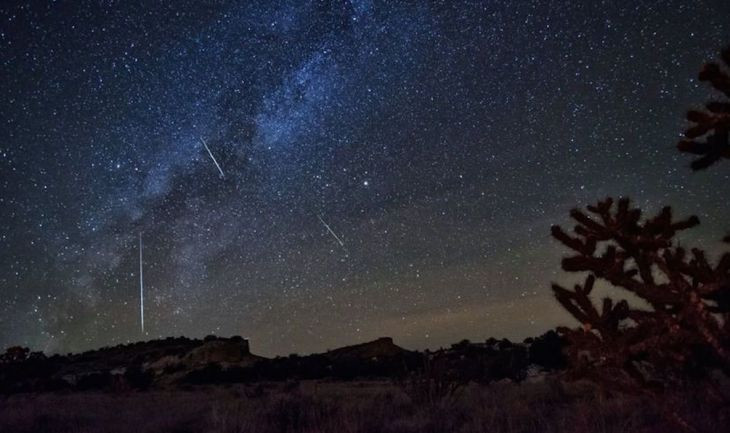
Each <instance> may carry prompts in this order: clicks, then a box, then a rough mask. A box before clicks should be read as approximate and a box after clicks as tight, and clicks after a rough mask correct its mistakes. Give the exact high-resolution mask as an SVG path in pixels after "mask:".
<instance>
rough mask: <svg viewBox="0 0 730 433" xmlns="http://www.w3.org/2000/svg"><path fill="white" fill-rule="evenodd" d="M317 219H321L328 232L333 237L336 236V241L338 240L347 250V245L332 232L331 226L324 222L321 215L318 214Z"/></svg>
mask: <svg viewBox="0 0 730 433" xmlns="http://www.w3.org/2000/svg"><path fill="white" fill-rule="evenodd" d="M317 218H319V220H320V221H321V222H322V224H324V226H325V227H326V228H327V231H328V232H330V233H331V234H332V236H334V238H335V239H337V242H338V243H339V244H340V246H341V247H342V248H345V243H344V242H342V239H340V237H339V236H337V234H336V233H335V232H334V231H332V229H331V228H330V226H329V224H327V223H326V222H324V220H323V219H322V217H321V216H320V215H319V214H317ZM345 251H347V250H345Z"/></svg>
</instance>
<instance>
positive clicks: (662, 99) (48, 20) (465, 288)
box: [0, 0, 730, 355]
mask: <svg viewBox="0 0 730 433" xmlns="http://www.w3.org/2000/svg"><path fill="white" fill-rule="evenodd" d="M728 17H730V3H728V2H725V1H721V0H718V1H703V2H697V1H682V0H668V1H665V2H661V4H660V3H659V2H643V1H637V2H609V1H604V2H564V1H519V2H514V1H482V2H478V1H477V2H461V1H444V2H430V1H429V2H410V1H392V2H390V1H389V2H369V1H350V2H344V1H336V2H335V1H332V2H327V1H324V2H321V1H318V2H312V1H276V2H269V1H260V2H232V1H219V2H199V1H187V0H184V1H175V2H157V1H155V2H151V1H150V2H142V1H129V2H116V1H96V2H91V1H78V2H40V1H39V2H28V3H25V2H14V1H11V2H3V4H2V5H0V58H1V63H0V68H1V69H2V74H1V76H2V80H0V122H1V123H2V127H1V128H0V264H1V266H0V346H3V347H5V346H10V345H16V344H20V345H24V346H30V347H32V348H34V349H36V350H45V351H49V352H64V353H65V352H68V351H79V350H85V349H90V348H95V347H100V346H108V345H113V344H119V343H124V342H128V341H135V340H137V339H139V338H140V311H139V308H140V297H139V295H140V290H141V286H140V284H141V280H140V278H141V276H140V274H139V273H140V271H141V269H140V266H141V260H140V254H141V238H140V233H144V246H145V249H144V296H145V299H144V301H145V304H144V314H145V323H144V327H145V332H146V335H147V336H149V338H156V337H166V336H178V335H185V336H188V337H202V336H204V335H206V334H211V333H214V334H219V335H243V336H245V337H248V338H249V339H250V340H251V345H252V350H253V351H254V352H256V353H261V354H264V355H273V354H288V353H290V352H300V353H308V352H312V351H319V350H325V349H327V348H334V347H337V346H339V345H344V344H350V343H353V342H358V341H366V340H369V339H374V338H377V337H380V336H392V337H393V338H394V339H395V341H396V342H398V343H399V344H401V345H403V346H405V347H408V348H419V349H420V348H425V347H438V346H441V345H447V344H450V343H453V342H455V341H458V340H461V339H462V338H470V339H472V340H476V341H479V340H484V339H486V338H488V337H491V336H494V337H509V338H516V339H521V338H524V337H527V336H533V335H538V334H541V333H543V332H544V331H546V330H547V329H549V328H551V327H554V326H555V325H557V324H562V323H571V322H570V318H569V317H568V316H567V314H566V313H564V312H562V311H561V308H560V307H559V305H558V304H557V303H556V302H555V301H554V300H553V299H552V295H551V293H550V289H549V285H550V282H551V281H562V280H563V279H566V278H567V279H568V281H569V280H570V276H564V275H563V273H562V272H561V271H560V263H559V262H560V257H561V256H562V254H563V253H564V251H563V249H562V248H561V247H560V245H558V244H557V243H556V242H555V241H554V240H552V239H551V238H550V235H549V227H550V226H551V225H552V224H557V223H563V224H564V223H565V222H567V216H568V211H569V210H570V209H571V208H572V207H576V206H582V205H585V204H588V203H591V202H594V201H596V200H597V199H599V198H602V197H605V196H607V195H613V196H619V195H625V196H629V197H631V198H633V199H634V200H635V201H636V202H637V203H638V204H639V205H640V206H642V207H644V208H647V209H658V208H660V207H661V206H663V205H665V204H671V205H673V206H674V207H675V209H676V210H677V213H678V214H679V215H686V214H691V213H693V214H697V215H698V216H699V217H700V219H701V221H702V226H701V228H700V229H698V230H694V233H693V234H692V235H691V236H692V238H691V239H689V240H690V241H691V242H693V243H696V242H701V243H702V245H704V246H705V247H706V248H707V249H710V250H712V247H713V245H715V244H719V240H720V237H721V234H722V233H724V231H725V230H727V229H728V228H730V226H729V225H728V224H727V221H728V218H727V217H728V216H730V202H729V201H728V200H727V197H730V182H728V180H730V179H729V177H730V176H729V175H728V174H727V171H724V172H723V171H722V170H719V169H718V170H708V171H706V172H702V173H692V172H691V171H690V170H689V169H688V168H687V160H686V158H684V157H683V156H682V155H679V154H678V153H677V152H676V151H675V149H674V145H675V143H676V141H677V139H678V137H679V134H680V133H681V131H682V130H683V127H684V120H683V116H684V112H685V110H686V109H688V108H690V107H692V106H694V105H696V104H697V103H698V102H700V101H703V100H705V99H706V98H707V96H708V93H709V90H708V89H707V88H705V87H704V86H702V85H701V84H700V83H698V82H697V80H696V75H697V71H698V70H699V67H700V66H701V65H702V63H703V62H705V61H706V60H709V59H713V58H715V56H716V53H717V51H718V50H719V48H720V47H721V46H723V45H724V44H727V43H728V42H730V20H728ZM325 221H326V222H325Z"/></svg>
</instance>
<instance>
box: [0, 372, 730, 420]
mask: <svg viewBox="0 0 730 433" xmlns="http://www.w3.org/2000/svg"><path fill="white" fill-rule="evenodd" d="M428 394H429V393H428V391H427V390H426V389H425V388H423V387H418V386H416V387H412V386H408V385H407V384H404V383H400V384H396V383H392V382H377V381H368V382H326V381H303V382H289V383H263V384H256V385H235V386H230V387H220V386H218V387H211V386H206V387H191V388H188V389H185V390H175V391H164V390H161V391H148V392H129V393H99V392H88V393H69V394H50V393H43V394H19V395H13V396H8V397H4V398H2V400H0V431H4V432H5V431H7V432H17V433H24V432H41V431H42V432H49V433H62V432H64V433H65V432H74V433H83V432H98V431H104V432H110V433H115V432H119V433H121V432H135V433H145V432H162V431H164V432H180V433H182V432H211V433H212V432H225V433H228V432H231V433H233V432H247V433H248V432H250V433H273V432H282V433H283V432H295V431H296V432H333V433H334V432H337V433H341V432H353V433H354V432H386V433H387V432H393V433H396V432H399V433H400V432H403V433H406V432H408V433H410V432H413V433H415V432H419V433H422V432H464V433H467V432H511V433H517V432H561V433H564V432H567V433H570V432H576V433H577V432H588V431H590V432H606V433H609V432H671V431H676V427H675V426H673V425H672V424H671V422H670V421H668V420H667V419H666V416H665V413H666V412H676V413H678V414H680V415H681V416H682V417H683V418H685V419H687V420H689V421H690V422H692V425H693V426H694V428H695V429H696V430H697V431H701V432H719V431H727V430H726V426H727V423H728V421H730V419H728V418H729V417H728V415H727V414H724V415H723V414H722V413H720V412H717V406H715V405H713V404H712V402H711V401H708V400H707V399H706V398H705V395H706V393H705V392H704V390H702V389H700V388H697V389H696V390H695V391H693V392H691V393H690V394H687V393H686V391H684V393H683V394H682V395H679V394H671V393H668V394H666V395H664V397H663V398H662V400H661V401H657V400H655V399H654V400H652V399H647V398H646V397H639V396H627V395H621V396H618V395H614V396H611V395H605V394H603V393H601V392H598V389H597V388H596V387H595V386H594V385H592V384H590V383H588V382H574V383H566V382H564V381H563V380H562V379H560V378H559V377H558V376H556V375H553V376H548V377H546V378H544V379H541V380H540V381H539V382H523V383H521V384H517V383H513V382H509V381H503V382H498V383H492V384H489V385H476V384H470V385H467V386H464V387H461V388H459V389H457V390H455V391H454V392H453V393H444V394H442V395H440V396H439V398H437V399H435V400H432V399H431V398H430V395H428Z"/></svg>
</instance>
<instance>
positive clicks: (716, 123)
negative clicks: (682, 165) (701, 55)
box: [677, 47, 730, 170]
mask: <svg viewBox="0 0 730 433" xmlns="http://www.w3.org/2000/svg"><path fill="white" fill-rule="evenodd" d="M720 58H721V59H722V61H723V63H725V66H726V67H728V68H730V47H727V48H725V49H724V50H722V52H721V53H720ZM699 80H700V81H709V82H710V84H711V85H712V87H714V88H715V89H717V90H718V91H719V92H721V93H722V94H724V95H725V98H724V100H723V101H710V102H708V103H707V104H705V107H706V110H705V111H699V110H690V111H689V112H687V120H688V121H690V122H691V123H693V124H694V125H692V126H691V127H690V128H688V129H687V130H686V131H685V132H684V135H685V137H686V138H685V139H684V140H681V141H680V142H679V144H678V145H677V148H678V149H679V151H680V152H686V153H692V154H695V155H701V157H700V158H698V159H696V160H694V161H692V164H691V166H692V169H693V170H703V169H705V168H707V167H709V166H711V165H712V164H714V163H716V162H717V161H719V160H720V159H722V158H729V159H730V75H729V74H728V71H726V70H723V68H722V66H721V65H719V64H717V63H714V62H710V63H706V64H705V66H704V67H703V68H702V70H701V71H700V74H699Z"/></svg>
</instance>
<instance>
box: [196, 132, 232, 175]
mask: <svg viewBox="0 0 730 433" xmlns="http://www.w3.org/2000/svg"><path fill="white" fill-rule="evenodd" d="M200 142H201V143H203V146H205V150H207V151H208V155H210V159H212V160H213V163H214V164H215V166H216V167H218V171H219V172H220V173H221V178H223V179H225V177H226V176H225V175H224V174H223V169H221V166H220V165H219V164H218V161H216V159H215V156H213V152H211V151H210V149H209V148H208V144H207V143H206V142H205V140H203V137H200Z"/></svg>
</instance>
